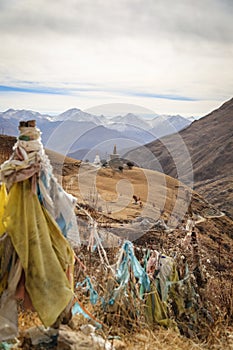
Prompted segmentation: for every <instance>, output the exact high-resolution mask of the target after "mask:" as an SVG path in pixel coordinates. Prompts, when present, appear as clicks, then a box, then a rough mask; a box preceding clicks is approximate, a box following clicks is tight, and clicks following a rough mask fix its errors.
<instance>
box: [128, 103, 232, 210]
mask: <svg viewBox="0 0 233 350" xmlns="http://www.w3.org/2000/svg"><path fill="white" fill-rule="evenodd" d="M186 147H187V148H186ZM232 148H233V98H232V99H231V100H229V101H228V102H226V103H224V104H223V105H222V106H221V107H220V108H218V109H216V110H214V111H213V112H211V113H210V114H208V115H207V116H205V117H203V118H201V119H200V120H197V121H194V122H193V123H192V124H191V125H190V126H189V127H187V128H186V129H184V130H182V131H181V132H180V133H179V134H173V135H170V136H167V137H164V138H162V139H161V140H156V141H154V142H151V143H149V144H147V145H146V147H142V148H138V149H136V150H134V151H132V152H130V153H129V154H128V155H127V157H128V158H130V159H133V160H134V161H136V162H137V163H138V164H140V165H142V166H143V167H148V168H150V169H155V170H160V171H161V169H162V171H163V172H164V173H165V174H168V175H170V176H172V177H175V178H179V179H180V180H182V181H185V182H186V183H191V182H192V176H193V177H194V189H195V190H197V191H198V192H199V193H201V194H203V195H204V196H205V198H206V199H208V200H209V201H210V202H211V203H213V204H215V205H217V206H218V207H219V208H220V209H221V210H223V211H225V212H226V213H227V214H229V215H230V216H231V217H233V190H232V181H233V167H232V164H233V152H232ZM190 164H191V166H190Z"/></svg>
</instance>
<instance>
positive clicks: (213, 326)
mask: <svg viewBox="0 0 233 350" xmlns="http://www.w3.org/2000/svg"><path fill="white" fill-rule="evenodd" d="M14 142H15V139H14V138H8V137H6V136H3V137H0V145H1V148H0V155H1V154H3V155H4V157H3V158H5V157H6V155H7V153H8V152H9V151H10V153H11V148H12V145H13V144H14ZM46 152H47V154H48V156H49V157H50V159H51V162H52V164H53V166H54V172H55V173H56V174H58V175H59V173H60V170H61V167H62V168H63V170H62V174H63V176H62V182H63V186H64V188H65V189H66V190H67V191H68V192H70V193H72V194H73V195H75V196H76V197H77V199H78V207H77V211H76V214H77V220H78V223H79V231H80V235H81V239H82V242H83V246H82V248H81V249H78V250H76V254H77V256H78V258H79V259H80V260H81V262H83V263H84V264H85V266H86V269H87V271H85V273H84V271H83V272H82V270H80V266H81V265H79V263H77V264H76V266H75V281H80V280H81V281H82V279H83V278H84V276H85V275H86V274H87V273H88V274H89V276H91V278H92V277H93V280H94V281H95V286H96V288H100V290H103V285H104V283H105V282H106V276H107V274H106V271H105V269H104V267H103V262H102V260H100V258H99V255H98V252H97V251H94V252H93V253H91V252H90V251H88V250H87V247H86V244H87V241H88V239H89V237H90V234H91V232H92V231H91V230H92V229H91V226H90V225H89V224H88V216H87V214H86V213H87V212H88V213H89V214H91V215H92V217H93V218H95V220H96V222H97V225H98V232H99V234H100V235H101V240H102V244H103V245H104V246H105V247H106V252H107V255H108V259H109V262H110V263H111V264H115V263H116V259H117V256H118V253H119V244H120V242H122V240H123V239H125V238H126V239H130V240H131V241H132V242H133V243H134V245H135V250H136V252H137V256H138V259H140V254H141V259H142V256H143V255H144V254H145V251H146V249H147V250H148V251H150V250H153V249H156V250H158V251H159V252H161V254H167V255H169V256H174V257H176V259H177V264H178V263H179V264H181V265H180V266H179V269H180V273H182V263H181V260H182V259H186V260H187V263H188V264H189V269H190V275H191V276H192V279H193V278H196V282H195V283H196V284H195V283H194V282H193V287H195V289H196V290H198V293H200V296H201V301H200V303H201V305H202V307H201V309H200V312H203V315H197V314H195V315H196V316H198V320H199V319H201V320H202V322H201V323H200V324H198V323H195V324H191V326H190V327H189V323H190V322H191V320H190V319H189V320H187V318H186V317H185V318H182V317H178V318H177V324H178V325H179V329H180V330H181V334H183V335H184V336H185V337H182V336H181V335H179V333H178V331H177V330H173V329H172V328H171V329H169V330H166V329H164V328H161V329H159V328H158V327H157V328H155V329H153V330H152V329H150V328H148V326H147V327H145V324H144V323H142V324H140V325H136V323H135V324H131V327H132V328H127V324H128V321H127V320H126V319H123V320H122V324H119V322H117V323H116V324H114V323H113V324H112V325H111V327H109V326H108V325H105V326H104V329H103V331H102V333H104V332H105V333H106V334H107V333H108V335H109V333H110V334H113V335H114V336H116V335H120V339H121V343H120V345H119V347H116V349H126V348H129V349H138V350H139V349H140V350H141V349H144V348H145V346H147V345H148V344H150V346H151V348H157V347H158V348H161V347H162V348H164V349H172V348H179V349H187V347H188V348H190V349H196V348H199V349H204V348H205V349H213V348H215V347H214V346H213V345H215V344H218V345H219V347H216V349H217V348H219V349H220V348H223V347H224V348H225V349H230V348H231V345H232V342H231V336H232V331H231V323H230V319H231V317H232V310H231V309H230V307H231V298H232V289H231V284H232V267H233V265H232V252H233V240H232V239H233V222H232V220H231V219H229V218H228V217H227V216H225V215H223V214H222V213H221V212H219V211H218V210H217V209H216V208H215V207H214V206H212V205H210V204H209V203H208V202H206V201H205V200H204V199H203V198H202V197H201V196H200V195H199V194H198V193H196V192H192V191H191V190H190V189H189V188H188V187H187V186H186V185H184V184H183V183H181V182H179V181H177V180H176V179H174V178H171V177H170V176H166V175H164V174H163V173H159V172H157V171H152V170H147V169H141V168H137V167H134V168H133V169H131V170H130V169H127V168H126V169H124V170H123V172H113V171H112V169H109V168H107V169H103V168H101V169H97V168H95V167H93V166H92V165H90V164H85V163H83V164H80V163H79V162H77V161H76V160H73V159H71V158H65V159H64V157H63V156H62V155H59V154H57V153H54V152H50V151H46ZM191 194H192V196H191ZM133 195H136V196H137V197H140V201H138V202H137V203H135V202H134V200H133V199H132V196H133ZM189 198H191V206H189ZM82 208H83V209H85V211H83V209H82ZM190 208H191V210H192V213H193V219H194V220H195V223H196V225H195V226H196V228H195V232H196V233H197V237H198V239H197V241H195V244H194V246H195V248H192V243H189V245H188V246H186V244H187V242H186V240H187V236H186V233H187V231H186V229H185V227H186V224H187V220H188V212H190ZM185 242H186V243H185ZM190 244H191V245H190ZM193 249H194V250H193ZM179 259H181V260H179ZM197 259H198V269H199V270H198V271H196V267H197V266H196V265H195V261H196V260H197ZM186 260H185V261H186ZM112 266H114V265H112ZM197 272H198V274H197ZM194 276H196V277H194ZM198 276H199V277H198ZM107 278H109V277H107ZM79 298H81V300H83V301H84V303H85V305H87V306H88V305H89V304H88V302H87V296H86V295H84V294H83V293H81V294H79ZM134 302H135V301H134ZM130 305H131V304H130ZM132 306H133V307H134V306H135V304H132ZM88 307H90V306H88ZM98 307H99V306H98ZM206 308H207V309H206ZM91 310H92V312H94V311H93V307H91ZM97 310H98V311H97V315H98V318H101V317H102V316H101V313H100V311H99V309H97ZM201 310H202V311H201ZM207 310H208V311H207ZM119 312H122V311H121V309H120V310H119ZM205 315H207V316H208V315H210V316H208V317H209V320H208V317H206V316H205ZM116 316H118V313H116V312H114V313H110V314H109V317H110V320H111V318H112V320H113V321H114V317H116ZM20 317H21V318H20V324H19V326H20V329H21V330H24V333H23V336H22V337H23V339H24V342H25V341H29V340H27V336H26V335H25V334H26V333H25V330H26V329H27V328H29V327H32V326H34V325H38V324H40V323H39V320H38V318H36V316H35V315H31V314H29V315H27V314H22V315H21V316H20ZM27 317H28V318H27ZM80 317H81V316H78V317H74V319H73V320H72V322H71V323H69V325H68V326H66V328H62V327H61V329H60V335H59V337H61V334H63V336H65V335H67V336H68V335H69V336H71V337H77V336H78V334H79V333H80V324H83V319H82V318H81V319H80ZM183 317H184V316H183ZM101 320H102V321H103V322H104V320H105V317H102V318H101ZM210 320H211V321H210ZM223 320H224V321H223ZM75 322H76V323H75ZM130 322H134V321H133V320H132V319H131V321H130ZM135 322H136V321H135ZM192 322H193V321H192ZM203 322H204V323H203ZM63 327H64V326H63ZM134 327H136V328H134ZM217 332H218V333H217ZM29 334H30V333H29ZM31 334H32V333H31ZM215 334H218V341H216V339H215V337H216V335H215ZM85 337H86V338H85V339H86V342H88V341H89V340H90V337H89V336H87V335H85ZM187 338H192V339H193V340H192V341H189V340H188V339H187ZM71 339H72V338H71ZM75 339H76V338H75ZM122 340H123V342H122ZM204 340H205V341H206V342H207V343H206V345H205V346H203V347H202V342H203V341H204ZM76 341H77V340H76ZM79 341H80V340H79ZM194 341H195V342H196V343H195V342H194ZM26 344H27V343H26ZM86 344H87V343H86ZM91 344H93V343H91ZM169 344H170V345H169ZM64 346H65V344H64V343H62V345H60V347H54V349H64V348H65V347H64ZM29 348H30V349H35V348H37V347H36V346H34V347H33V346H32V345H31V343H30V345H27V347H23V349H29ZM68 348H69V349H71V347H68ZM85 348H92V349H94V348H95V347H93V345H92V346H91V345H90V342H89V343H88V345H86V347H85ZM96 348H98V347H96Z"/></svg>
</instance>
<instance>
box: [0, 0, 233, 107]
mask: <svg viewBox="0 0 233 350" xmlns="http://www.w3.org/2000/svg"><path fill="white" fill-rule="evenodd" d="M232 10H233V1H232V0H229V1H227V0H196V1H195V2H194V1H193V0H176V1H174V0H156V1H155V0H143V1H142V0H111V1H106V0H95V1H94V0H69V1H67V0H50V1H47V0H37V1H36V2H35V1H34V0H21V1H18V0H7V1H2V2H0V38H1V41H0V51H1V52H0V78H1V84H2V86H4V87H5V88H2V90H1V91H0V92H1V94H2V96H3V93H4V96H6V94H7V93H8V94H10V95H9V99H7V101H10V96H13V94H12V90H11V89H13V88H15V90H14V92H15V93H17V92H18V94H20V93H22V94H24V95H25V94H26V93H30V96H32V94H34V95H36V94H38V95H42V94H44V95H47V96H50V97H51V96H52V95H54V96H56V95H60V96H61V95H63V96H64V98H65V96H67V101H71V100H70V98H71V96H72V97H74V98H75V97H77V98H80V96H81V97H82V99H83V100H82V101H84V99H87V98H88V96H89V98H90V99H91V98H92V99H93V104H95V101H96V100H97V99H98V97H100V96H101V97H100V100H101V101H105V102H106V103H107V102H109V100H110V99H111V98H112V99H113V101H112V102H114V103H115V102H116V101H115V100H116V98H117V97H118V99H119V100H120V99H122V98H132V99H133V100H134V99H135V100H136V99H137V100H138V103H140V101H144V102H145V101H147V102H145V103H148V101H149V100H150V102H151V101H154V106H155V107H154V109H155V110H156V109H157V108H156V107H157V105H158V101H159V103H162V102H161V101H162V100H163V101H164V106H165V107H166V104H165V102H166V101H168V99H169V100H170V101H172V100H173V103H174V105H175V102H176V101H175V100H179V101H183V102H184V103H185V102H188V101H189V102H194V101H195V102H197V101H200V100H206V101H210V100H215V101H216V100H219V99H222V100H223V101H224V99H228V98H229V97H231V94H232V90H233V72H232V69H231V67H232V56H233V21H232ZM29 81H31V84H28V83H27V82H29ZM216 82H217V83H216ZM88 84H93V85H88ZM4 89H5V90H4ZM7 89H8V90H7ZM104 94H105V97H104ZM14 96H15V95H14ZM52 100H53V103H54V101H55V99H52ZM135 100H134V102H135ZM46 101H48V99H46ZM63 101H64V100H63ZM72 101H73V100H72ZM79 101H80V100H78V103H79ZM131 102H133V101H131V100H129V101H128V103H131ZM46 103H47V102H46ZM50 105H51V104H50ZM57 105H59V106H60V103H59V102H57ZM192 105H193V104H191V103H190V106H192ZM179 106H180V105H179ZM186 106H187V105H186ZM81 107H82V106H80V108H81ZM54 108H56V106H54ZM150 108H151V105H150ZM176 112H179V111H176Z"/></svg>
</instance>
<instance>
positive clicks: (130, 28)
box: [0, 0, 233, 42]
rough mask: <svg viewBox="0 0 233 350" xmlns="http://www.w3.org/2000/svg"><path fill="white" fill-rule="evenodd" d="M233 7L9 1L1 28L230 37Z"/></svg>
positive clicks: (205, 1) (164, 0) (203, 0)
mask: <svg viewBox="0 0 233 350" xmlns="http://www.w3.org/2000/svg"><path fill="white" fill-rule="evenodd" d="M232 10H233V3H232V1H224V0H223V1H222V0H196V1H195V2H194V1H192V0H177V1H176V2H174V1H173V0H156V1H154V0H146V1H145V0H111V1H105V0H96V1H93V0H78V1H77V0H69V1H68V2H67V0H50V1H47V0H37V2H36V4H35V1H34V0H24V1H13V0H8V1H7V5H6V4H5V6H3V8H2V11H1V13H0V28H1V30H2V31H3V32H7V33H15V34H16V35H22V34H25V35H26V36H31V35H33V36H34V35H38V36H41V35H44V33H57V34H58V35H69V36H74V37H76V36H78V37H85V38H88V37H89V38H90V37H91V38H93V37H94V38H99V39H100V40H101V39H103V38H111V39H114V38H119V37H130V38H135V37H138V36H140V37H144V36H146V37H151V38H155V39H160V38H161V37H163V38H165V39H166V38H167V39H169V38H170V39H172V38H173V37H182V40H185V39H187V40H188V39H190V38H192V39H196V40H208V41H214V42H215V41H217V42H219V41H220V42H231V40H232V39H233V23H232V22H233V21H232Z"/></svg>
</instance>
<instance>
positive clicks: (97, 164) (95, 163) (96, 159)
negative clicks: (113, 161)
mask: <svg viewBox="0 0 233 350" xmlns="http://www.w3.org/2000/svg"><path fill="white" fill-rule="evenodd" d="M93 164H94V165H95V166H98V167H99V166H101V162H100V156H99V155H98V154H96V156H95V159H94V163H93Z"/></svg>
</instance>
